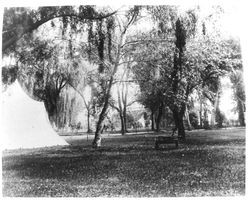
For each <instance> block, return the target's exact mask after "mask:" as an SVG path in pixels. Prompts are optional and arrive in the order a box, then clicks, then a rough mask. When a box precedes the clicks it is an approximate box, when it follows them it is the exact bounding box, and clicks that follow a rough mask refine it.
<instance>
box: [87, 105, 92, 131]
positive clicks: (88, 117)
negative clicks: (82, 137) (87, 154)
mask: <svg viewBox="0 0 250 203" xmlns="http://www.w3.org/2000/svg"><path fill="white" fill-rule="evenodd" d="M87 111H88V114H87V123H88V130H87V133H90V132H91V129H90V112H89V110H88V109H87Z"/></svg>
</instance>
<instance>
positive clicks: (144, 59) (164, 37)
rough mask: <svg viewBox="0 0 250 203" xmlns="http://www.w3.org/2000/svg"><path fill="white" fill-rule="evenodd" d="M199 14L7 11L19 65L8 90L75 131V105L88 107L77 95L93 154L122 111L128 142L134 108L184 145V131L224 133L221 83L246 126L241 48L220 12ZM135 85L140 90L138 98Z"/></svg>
mask: <svg viewBox="0 0 250 203" xmlns="http://www.w3.org/2000/svg"><path fill="white" fill-rule="evenodd" d="M201 13H202V9H201V8H200V7H199V6H196V7H192V8H186V9H185V10H183V9H180V7H179V6H167V5H164V6H163V5H162V6H123V7H121V8H119V9H117V10H115V9H112V7H109V6H105V7H97V6H57V7H39V8H37V9H31V8H24V7H22V8H14V7H12V8H5V9H4V18H3V19H4V21H3V31H2V36H3V37H2V52H3V60H4V58H8V57H13V58H15V64H11V65H8V66H5V67H3V68H2V81H3V83H4V84H9V83H11V82H13V78H14V79H15V78H18V80H19V81H20V82H21V83H22V85H23V86H24V87H25V88H26V89H27V90H28V92H30V94H31V95H32V97H33V98H34V99H36V100H39V101H43V102H44V103H45V107H46V110H47V112H48V115H49V118H50V120H51V122H53V123H55V125H56V126H57V127H63V126H64V125H66V123H69V122H70V120H71V119H69V117H71V115H72V114H73V113H74V112H75V113H77V111H78V110H73V109H74V108H75V107H74V106H77V108H80V106H81V105H78V104H77V102H76V100H75V98H73V97H72V94H73V93H72V92H74V95H76V94H77V95H78V96H80V98H81V103H82V104H83V105H82V106H83V108H85V109H86V111H87V123H88V124H87V126H88V129H87V130H88V132H91V131H92V129H91V127H90V123H91V122H92V121H91V118H92V120H94V121H95V129H94V131H95V137H94V140H93V143H92V144H93V147H99V146H101V134H102V131H103V128H104V123H105V120H107V119H108V114H109V112H110V111H115V112H117V114H118V115H119V119H120V123H121V124H120V126H121V134H122V135H125V134H126V132H127V131H128V129H127V123H128V119H129V117H128V116H129V112H128V108H129V107H130V106H132V105H133V104H134V103H140V104H141V105H143V106H144V107H145V109H147V111H148V112H150V117H149V119H150V120H151V129H152V130H156V131H160V129H161V123H162V120H163V119H164V118H167V117H171V118H170V120H172V121H173V123H174V126H175V130H176V131H177V132H178V136H179V137H180V138H181V139H183V140H185V129H186V128H188V129H191V128H192V127H198V126H199V127H202V128H206V127H207V126H208V125H209V127H215V126H218V127H222V126H223V122H224V120H225V115H223V113H222V112H221V111H220V108H219V104H220V95H221V92H222V87H221V80H223V78H224V77H229V78H230V81H231V83H232V84H233V95H234V97H233V98H232V99H233V100H235V102H236V103H237V106H235V109H234V111H235V112H237V113H238V120H239V123H240V125H241V126H245V114H244V112H245V108H246V107H245V91H244V82H243V67H242V59H241V49H240V43H239V39H237V38H233V37H228V36H225V35H223V33H222V32H221V30H220V27H219V23H218V22H219V20H220V17H221V16H222V15H223V14H224V11H223V8H221V7H220V6H214V7H213V8H212V9H211V12H210V13H208V14H207V15H206V16H204V15H201ZM145 25H146V27H143V26H145ZM130 84H136V85H137V86H138V87H139V93H136V97H135V98H133V99H131V98H129V91H130V89H131V88H132V86H130ZM86 90H88V91H87V92H88V93H86ZM70 92H71V93H70ZM195 103H198V104H199V109H198V110H197V112H198V113H195V112H194V111H193V109H194V104H195ZM208 103H209V104H211V106H212V107H211V108H210V109H209V108H208ZM64 111H67V112H70V113H69V114H68V113H64ZM208 113H209V114H210V115H211V118H210V121H209V120H208ZM145 117H147V116H146V114H145ZM83 122H85V121H83ZM186 126H187V127H186Z"/></svg>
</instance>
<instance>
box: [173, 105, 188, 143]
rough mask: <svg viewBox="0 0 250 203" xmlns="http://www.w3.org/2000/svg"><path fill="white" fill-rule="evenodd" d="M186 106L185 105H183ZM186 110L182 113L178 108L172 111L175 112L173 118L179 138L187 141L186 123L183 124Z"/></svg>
mask: <svg viewBox="0 0 250 203" xmlns="http://www.w3.org/2000/svg"><path fill="white" fill-rule="evenodd" d="M183 105H184V104H183ZM183 110H185V109H183V108H182V109H181V110H180V111H179V110H178V107H174V109H173V110H172V112H173V118H174V122H175V127H176V128H177V130H178V137H180V138H181V139H183V140H185V139H186V134H185V127H184V122H183V117H184V112H185V111H183Z"/></svg>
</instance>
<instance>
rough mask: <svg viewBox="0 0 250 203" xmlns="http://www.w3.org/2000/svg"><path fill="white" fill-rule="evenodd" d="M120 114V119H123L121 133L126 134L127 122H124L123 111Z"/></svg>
mask: <svg viewBox="0 0 250 203" xmlns="http://www.w3.org/2000/svg"><path fill="white" fill-rule="evenodd" d="M119 115H120V120H121V134H122V135H125V134H126V132H125V124H124V117H123V114H122V112H119Z"/></svg>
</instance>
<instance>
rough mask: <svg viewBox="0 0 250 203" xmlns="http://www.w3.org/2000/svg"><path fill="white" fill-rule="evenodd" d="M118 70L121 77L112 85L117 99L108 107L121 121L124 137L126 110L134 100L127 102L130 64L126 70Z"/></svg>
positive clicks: (112, 100) (122, 68)
mask: <svg viewBox="0 0 250 203" xmlns="http://www.w3.org/2000/svg"><path fill="white" fill-rule="evenodd" d="M120 68H121V71H122V73H121V76H120V77H119V76H117V81H116V82H115V85H114V88H116V93H117V95H115V96H117V99H115V98H113V99H111V101H110V106H111V107H112V108H114V109H115V110H116V111H117V112H118V114H119V117H120V121H121V134H122V135H125V134H126V132H127V108H128V107H129V106H131V105H132V104H133V103H134V102H135V101H136V100H133V99H132V100H131V97H130V101H129V100H128V90H129V83H130V81H129V79H130V78H131V77H130V73H131V70H130V68H131V67H130V63H129V62H128V63H127V65H126V68H124V67H123V66H121V67H120ZM117 75H118V74H117Z"/></svg>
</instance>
